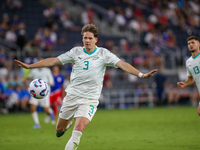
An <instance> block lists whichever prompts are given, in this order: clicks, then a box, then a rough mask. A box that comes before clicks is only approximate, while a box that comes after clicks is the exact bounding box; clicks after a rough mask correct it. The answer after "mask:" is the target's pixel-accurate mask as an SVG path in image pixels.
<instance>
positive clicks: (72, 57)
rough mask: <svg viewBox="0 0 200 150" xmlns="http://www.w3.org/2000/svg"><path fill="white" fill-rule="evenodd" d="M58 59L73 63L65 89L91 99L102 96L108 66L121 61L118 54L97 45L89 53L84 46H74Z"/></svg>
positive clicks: (114, 65)
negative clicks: (68, 82)
mask: <svg viewBox="0 0 200 150" xmlns="http://www.w3.org/2000/svg"><path fill="white" fill-rule="evenodd" d="M58 59H59V60H60V61H61V63H62V64H63V65H64V64H66V63H72V64H73V68H72V73H71V76H70V84H69V85H68V87H67V88H66V90H65V91H66V92H67V93H70V94H73V95H76V96H80V97H85V98H91V99H99V97H100V93H101V90H102V87H103V79H104V74H105V70H106V66H113V67H116V63H117V62H118V61H120V59H119V58H118V57H117V56H116V55H114V54H113V53H111V52H110V51H109V50H107V49H105V48H101V47H95V50H94V51H93V52H91V53H87V52H86V50H85V48H84V47H74V48H72V49H71V50H70V51H68V52H66V53H64V54H62V55H60V56H58Z"/></svg>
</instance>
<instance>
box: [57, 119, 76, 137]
mask: <svg viewBox="0 0 200 150" xmlns="http://www.w3.org/2000/svg"><path fill="white" fill-rule="evenodd" d="M72 124H73V123H72V121H71V119H70V120H65V119H62V118H60V117H59V118H58V121H57V125H56V136H57V137H61V136H62V135H63V134H64V133H65V132H66V131H67V129H69V128H70V127H71V126H72Z"/></svg>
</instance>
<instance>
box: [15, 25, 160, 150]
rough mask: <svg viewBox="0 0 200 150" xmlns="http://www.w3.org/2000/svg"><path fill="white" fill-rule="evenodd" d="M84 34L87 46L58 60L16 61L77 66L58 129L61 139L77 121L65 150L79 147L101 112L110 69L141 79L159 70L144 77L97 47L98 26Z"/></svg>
mask: <svg viewBox="0 0 200 150" xmlns="http://www.w3.org/2000/svg"><path fill="white" fill-rule="evenodd" d="M81 34H82V35H83V38H82V41H83V44H84V47H74V48H72V49H71V50H70V51H67V52H66V53H64V54H62V55H60V56H58V57H55V58H47V59H45V60H43V61H41V62H37V63H35V64H31V65H28V64H25V63H23V62H20V61H18V60H15V61H16V62H17V63H18V64H19V65H20V66H22V67H24V68H38V67H49V66H53V65H64V64H66V63H72V64H73V69H72V73H71V77H70V84H69V85H68V87H67V89H66V92H67V95H66V97H65V98H64V99H63V104H62V107H61V109H60V114H59V118H58V121H57V126H56V131H57V132H56V135H57V137H60V136H62V135H63V134H64V133H65V131H66V130H67V129H68V128H69V127H70V126H71V124H72V122H71V120H72V119H73V118H74V120H75V125H74V129H73V132H72V136H71V138H70V139H69V141H68V142H67V144H66V147H65V150H76V149H77V148H78V145H79V142H80V138H81V136H82V133H83V130H84V129H85V127H86V126H87V125H88V124H89V123H90V121H91V120H92V118H93V116H94V114H95V112H96V110H97V106H98V104H99V101H98V99H99V97H100V93H101V90H102V86H103V78H104V74H105V70H106V66H113V67H116V68H117V67H119V68H121V69H122V70H124V71H126V72H128V73H130V74H132V75H135V76H139V77H141V78H148V77H151V76H152V75H153V74H155V73H156V72H157V70H153V71H151V72H149V73H146V74H143V73H141V72H139V71H138V70H137V69H135V68H134V67H133V66H131V65H130V64H128V63H126V62H123V61H121V60H120V59H119V58H118V57H117V56H116V55H114V54H113V53H111V52H110V51H109V50H107V49H105V48H102V47H97V46H96V45H95V44H96V42H97V40H98V39H97V37H98V28H97V27H96V26H95V25H94V24H87V25H85V26H84V27H83V28H82V32H81Z"/></svg>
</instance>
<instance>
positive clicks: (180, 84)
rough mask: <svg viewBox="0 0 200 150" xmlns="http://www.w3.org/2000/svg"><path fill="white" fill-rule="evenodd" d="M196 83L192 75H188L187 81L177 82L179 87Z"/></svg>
mask: <svg viewBox="0 0 200 150" xmlns="http://www.w3.org/2000/svg"><path fill="white" fill-rule="evenodd" d="M193 83H194V78H193V77H192V76H188V78H187V80H186V81H185V82H182V81H181V82H177V85H178V87H179V88H184V87H186V86H189V85H191V84H193Z"/></svg>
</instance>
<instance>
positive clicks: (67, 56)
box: [58, 48, 75, 65]
mask: <svg viewBox="0 0 200 150" xmlns="http://www.w3.org/2000/svg"><path fill="white" fill-rule="evenodd" d="M74 51H75V48H72V49H71V50H70V51H67V52H66V53H64V54H61V55H59V56H58V59H59V60H60V62H61V63H62V64H63V65H64V64H66V63H73V62H74Z"/></svg>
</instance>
